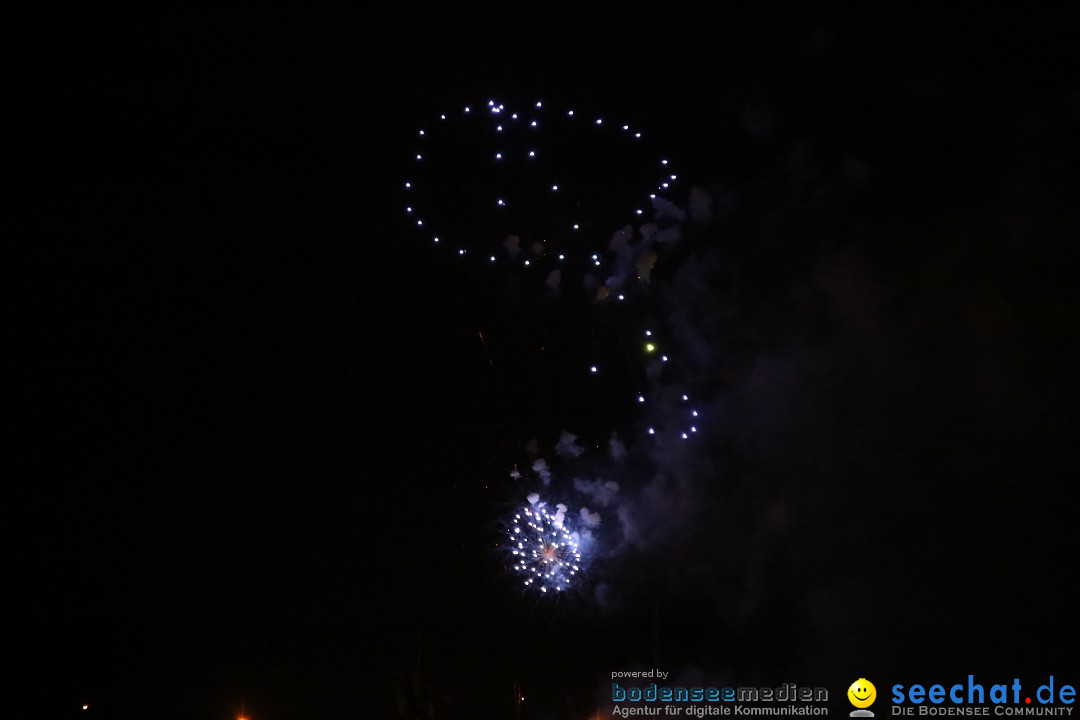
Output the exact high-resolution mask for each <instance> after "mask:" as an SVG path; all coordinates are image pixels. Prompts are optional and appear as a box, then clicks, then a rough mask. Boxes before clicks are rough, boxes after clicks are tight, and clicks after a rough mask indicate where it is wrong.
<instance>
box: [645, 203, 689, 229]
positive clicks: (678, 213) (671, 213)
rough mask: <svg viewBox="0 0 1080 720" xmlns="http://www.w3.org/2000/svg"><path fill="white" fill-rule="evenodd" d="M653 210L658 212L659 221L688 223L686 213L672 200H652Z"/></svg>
mask: <svg viewBox="0 0 1080 720" xmlns="http://www.w3.org/2000/svg"><path fill="white" fill-rule="evenodd" d="M652 204H653V209H654V210H655V211H656V219H657V220H671V221H672V222H680V223H681V222H686V211H685V210H683V209H682V208H680V207H679V206H678V205H676V204H675V203H673V202H671V201H670V200H665V199H664V198H662V197H655V198H653V199H652Z"/></svg>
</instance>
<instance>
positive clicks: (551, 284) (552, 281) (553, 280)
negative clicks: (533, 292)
mask: <svg viewBox="0 0 1080 720" xmlns="http://www.w3.org/2000/svg"><path fill="white" fill-rule="evenodd" d="M544 284H545V285H547V286H548V288H550V289H551V290H558V289H559V285H561V284H562V271H561V270H559V269H555V270H552V271H551V272H550V273H548V276H547V280H545V281H544Z"/></svg>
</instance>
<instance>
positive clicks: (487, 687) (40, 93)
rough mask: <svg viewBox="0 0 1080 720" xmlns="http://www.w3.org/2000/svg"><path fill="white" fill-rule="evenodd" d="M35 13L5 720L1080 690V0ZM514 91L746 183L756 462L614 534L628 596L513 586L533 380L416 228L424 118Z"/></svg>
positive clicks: (717, 447)
mask: <svg viewBox="0 0 1080 720" xmlns="http://www.w3.org/2000/svg"><path fill="white" fill-rule="evenodd" d="M699 13H700V14H699ZM4 26H5V28H4V30H3V34H4V44H5V46H6V47H7V48H8V52H7V53H6V54H7V56H8V58H9V61H8V63H7V69H6V70H5V87H6V90H5V95H6V98H5V101H4V106H5V113H4V115H5V119H6V122H5V125H6V130H5V155H6V156H7V157H8V162H7V163H6V165H7V167H8V170H9V177H10V180H11V181H12V182H13V185H12V186H11V187H10V188H9V192H8V199H9V203H10V204H9V210H8V212H7V213H6V215H7V218H6V219H7V223H6V224H7V225H9V229H8V231H6V232H5V233H4V234H5V236H6V242H5V243H4V250H3V254H4V261H3V263H2V265H3V278H4V282H3V292H4V303H3V304H4V337H5V340H4V346H5V355H6V357H7V359H8V361H9V362H10V363H11V364H10V365H9V370H8V372H7V373H6V380H7V382H6V383H5V388H4V397H3V407H4V408H5V412H4V416H5V420H6V425H7V427H6V429H5V432H4V437H5V445H6V446H7V449H6V450H5V453H4V454H5V461H4V465H5V467H6V468H7V469H6V470H5V472H4V475H5V477H6V479H5V482H4V488H5V491H4V495H3V502H2V508H3V529H4V545H5V547H6V553H5V555H6V562H5V563H4V573H3V577H4V582H3V588H4V592H3V597H4V602H3V623H2V627H3V636H2V643H0V647H2V648H3V661H4V665H5V667H7V668H8V672H7V673H6V677H5V682H4V683H3V685H4V687H5V688H6V689H5V690H4V693H3V695H4V699H3V701H2V702H3V703H5V705H8V709H5V710H4V711H3V715H4V716H5V717H61V716H64V715H65V713H66V714H69V715H70V714H78V712H77V711H74V709H75V708H77V707H78V705H79V704H81V703H83V702H89V703H91V704H92V712H93V713H95V714H98V715H100V716H102V717H135V716H140V717H142V716H145V715H146V714H147V713H148V712H152V713H153V714H154V715H155V716H157V717H177V718H179V717H192V716H196V715H201V716H204V717H220V718H226V717H232V716H234V715H235V713H236V712H237V711H238V709H239V707H240V705H241V704H243V705H244V707H245V708H246V709H247V711H248V712H249V714H250V715H251V716H252V717H254V718H256V720H264V718H265V719H267V720H269V719H271V718H297V717H315V716H317V715H323V714H328V713H331V712H335V713H338V714H339V715H342V716H345V715H348V716H353V717H357V716H359V717H395V716H397V715H395V713H399V712H401V711H402V708H404V709H405V712H406V713H409V712H414V711H412V710H410V709H409V708H410V707H412V706H413V705H416V704H420V705H425V706H426V705H429V704H433V705H435V706H436V707H437V708H438V709H437V716H446V717H474V718H475V717H508V716H511V715H512V712H513V698H514V694H513V683H515V682H517V683H520V684H521V687H522V689H523V691H524V693H525V695H526V697H527V698H528V699H527V701H526V702H527V709H526V710H525V712H526V714H527V716H529V717H584V716H585V714H586V713H589V712H591V711H592V710H594V709H595V707H596V706H597V704H598V701H599V700H600V699H601V698H602V697H603V695H604V693H605V692H606V689H607V685H606V678H607V677H608V673H610V672H611V671H612V670H617V669H625V668H631V667H638V666H641V665H645V666H647V665H648V664H651V663H654V662H655V663H658V664H659V665H660V666H661V667H665V668H670V669H671V670H672V671H673V672H675V673H676V677H683V678H689V679H693V678H698V679H700V680H701V681H704V682H706V683H714V684H722V683H726V682H732V683H736V684H750V683H754V684H757V683H768V684H779V683H780V682H797V683H799V684H801V685H826V686H828V687H829V689H830V693H835V700H836V702H834V703H833V704H834V706H835V707H836V708H839V707H840V703H841V702H842V692H843V689H844V688H846V686H847V685H848V684H849V683H850V682H851V681H852V680H854V679H855V678H856V677H867V678H870V679H871V680H873V681H874V682H876V683H877V686H878V690H879V692H881V693H884V689H885V688H886V687H887V686H888V685H889V684H891V683H892V682H905V683H910V682H917V681H923V682H928V683H929V682H945V683H947V682H951V681H952V680H954V679H958V678H959V679H962V678H963V677H964V676H966V675H967V674H968V673H976V674H977V675H980V674H983V675H986V677H987V680H986V682H988V683H990V682H994V681H997V680H998V679H1000V681H1001V682H1006V681H1008V680H1010V679H1011V678H1012V677H1014V676H1016V677H1020V678H1021V680H1022V681H1023V682H1025V683H1029V684H1032V685H1034V684H1035V682H1038V683H1041V682H1043V680H1044V678H1045V676H1047V675H1049V674H1055V675H1056V676H1058V677H1059V678H1062V680H1063V681H1068V680H1072V681H1075V680H1076V679H1077V678H1076V677H1075V676H1072V675H1069V673H1070V672H1073V671H1074V669H1075V663H1074V647H1075V642H1076V620H1075V617H1074V610H1075V606H1076V600H1077V595H1076V592H1077V587H1076V564H1075V550H1073V549H1072V548H1073V546H1074V545H1075V540H1076V532H1075V519H1074V507H1073V504H1072V503H1073V502H1074V501H1073V499H1072V498H1073V493H1072V487H1073V484H1074V483H1075V480H1076V475H1075V447H1076V444H1075V438H1074V436H1073V433H1072V427H1071V416H1072V410H1073V405H1074V400H1075V389H1076V378H1075V368H1076V366H1077V365H1076V361H1077V358H1076V357H1075V352H1074V351H1073V350H1072V348H1071V343H1070V340H1072V339H1073V338H1072V336H1073V335H1074V334H1075V325H1076V321H1075V318H1076V314H1075V313H1076V309H1077V307H1076V302H1075V277H1076V271H1077V269H1078V267H1077V255H1076V250H1075V247H1076V245H1075V239H1076V237H1077V229H1078V228H1077V222H1076V220H1077V217H1076V211H1075V203H1074V198H1075V192H1076V189H1077V187H1076V185H1077V183H1076V172H1075V170H1076V167H1077V160H1078V158H1077V152H1076V142H1075V138H1076V129H1077V118H1078V113H1080V88H1078V85H1077V82H1076V76H1075V71H1074V67H1075V66H1076V57H1075V54H1076V53H1075V51H1074V47H1075V35H1076V31H1077V30H1078V27H1077V23H1076V18H1075V16H1073V15H1071V14H1070V15H1034V14H1029V13H1026V12H1022V11H1020V10H1015V11H1013V12H1012V13H1003V12H1002V13H987V12H985V11H975V10H967V11H953V12H950V13H947V14H938V13H910V12H907V11H899V10H898V11H895V12H873V13H867V12H860V13H857V14H847V13H830V12H811V11H806V10H801V11H795V12H791V11H787V10H782V9H779V8H772V9H767V10H761V11H756V12H754V13H751V14H745V15H744V14H742V13H739V12H729V13H727V14H724V13H720V14H715V15H714V14H712V12H711V11H709V12H708V13H706V12H705V11H701V10H699V11H691V10H686V9H675V8H667V7H664V8H644V9H633V8H630V7H622V8H616V7H611V8H609V9H607V10H605V11H598V12H591V11H590V12H589V13H586V12H584V11H581V10H578V11H573V12H565V13H564V12H556V11H549V10H546V9H543V8H542V7H540V6H537V7H536V8H534V9H533V10H530V11H522V12H520V13H517V12H508V11H502V12H496V13H491V12H481V11H463V10H446V9H440V10H432V9H428V8H422V7H412V6H400V7H395V8H394V9H392V10H388V11H383V12H380V13H378V14H375V13H371V14H367V13H362V12H355V13H344V12H342V13H336V12H335V13H328V14H325V15H320V14H318V13H312V14H303V15H293V14H288V13H278V12H273V11H265V10H263V11H255V12H251V13H231V12H216V13H215V12H210V13H206V14H199V13H195V12H183V13H177V14H176V15H170V14H164V13H163V14H160V15H153V16H148V15H139V14H126V13H106V12H103V11H101V10H97V9H85V8H84V9H82V10H79V11H75V12H72V13H60V12H56V13H55V14H52V15H48V14H34V15H33V16H31V15H24V16H21V17H20V16H16V17H13V18H12V21H11V22H5V23H4ZM488 96H495V97H500V98H508V99H510V98H515V99H516V98H524V99H526V100H529V99H531V98H533V97H534V96H536V97H544V98H555V99H558V100H560V101H562V102H564V103H566V104H578V103H580V104H586V105H588V106H591V107H595V108H599V109H602V110H603V111H605V112H606V111H607V109H608V108H610V109H611V111H613V112H616V111H617V112H619V113H623V114H626V115H629V116H632V117H634V118H639V119H640V120H641V121H642V122H643V123H644V124H645V125H647V126H648V127H649V129H650V133H651V135H652V136H654V137H662V138H670V147H671V148H672V154H673V155H677V156H679V157H681V158H683V161H684V162H683V165H684V167H685V168H686V171H685V172H686V173H687V174H688V175H689V176H690V177H691V178H692V180H693V182H695V183H698V184H700V185H702V186H704V187H709V188H711V189H712V190H713V191H714V192H715V197H716V198H717V199H718V207H720V208H721V209H722V210H723V211H722V212H718V218H717V220H716V222H715V223H714V224H712V225H709V226H704V227H700V228H697V229H696V230H695V231H693V233H691V236H690V237H689V239H688V247H689V250H688V251H687V254H686V256H684V257H683V258H682V259H681V262H682V265H681V267H683V268H689V270H687V272H693V271H694V269H695V268H697V267H701V268H705V269H704V270H703V271H702V272H703V275H702V277H703V278H705V280H706V282H704V283H703V284H702V285H700V286H692V285H685V286H678V285H677V284H676V283H675V282H674V279H675V277H676V276H675V274H674V273H672V275H671V276H669V277H668V281H669V285H668V286H667V287H669V289H670V293H669V296H668V297H669V300H668V302H669V303H671V304H677V303H678V302H679V301H680V299H682V300H685V301H686V302H689V303H691V304H692V306H693V307H696V308H699V309H703V310H704V312H703V313H701V315H700V317H701V318H704V319H701V320H699V321H698V324H697V325H695V327H696V328H697V330H696V332H697V333H698V335H699V336H700V337H701V338H702V339H703V341H704V342H705V343H706V346H707V347H708V348H710V349H709V350H708V351H707V352H705V353H704V355H703V356H702V358H703V359H702V360H701V362H699V364H698V366H697V367H696V368H695V372H696V374H697V377H698V380H699V382H700V383H701V386H703V387H710V388H711V392H712V393H713V395H712V397H713V399H714V400H715V401H716V403H717V406H719V405H720V404H722V405H723V407H724V408H725V413H726V414H725V421H724V422H722V423H718V424H716V425H715V426H714V429H713V430H711V431H710V433H712V434H711V435H710V437H709V438H708V439H707V442H706V443H705V447H707V448H709V449H708V450H707V451H703V452H704V454H705V455H707V456H708V458H709V460H710V463H711V464H710V465H709V467H710V470H709V471H708V472H709V473H712V474H714V475H715V476H716V477H717V478H719V479H717V480H715V481H710V482H709V483H708V485H707V487H708V490H707V491H706V492H705V494H704V495H703V496H701V497H702V498H703V504H702V505H701V506H700V507H699V508H698V509H697V511H696V512H695V513H693V514H690V515H688V516H687V517H686V518H685V519H684V520H682V521H680V524H681V525H682V526H684V527H685V531H683V532H680V533H679V534H678V535H677V537H670V536H665V539H664V540H663V541H662V542H658V543H657V544H655V545H652V546H648V547H639V548H637V549H636V550H630V551H627V552H624V553H623V554H621V555H619V556H618V557H617V558H614V559H613V560H612V562H611V563H610V567H607V568H606V569H605V572H606V573H607V578H608V579H609V582H610V587H611V588H612V589H613V590H612V591H613V592H615V593H616V594H617V595H619V596H620V600H619V601H618V602H611V601H610V598H607V599H606V600H605V599H604V598H603V597H601V598H600V601H598V600H597V599H596V598H595V597H591V596H585V597H580V598H576V599H575V600H574V601H572V602H563V603H559V604H548V605H545V604H543V603H538V602H537V600H536V599H535V598H531V597H522V596H520V595H519V594H517V593H516V592H514V591H513V590H512V589H510V588H509V587H508V585H507V582H506V578H505V577H504V576H503V573H502V567H501V562H500V560H499V558H498V557H497V556H495V555H493V554H492V553H490V552H489V551H488V545H489V543H490V540H491V537H492V533H493V532H494V531H493V527H494V526H495V525H496V524H497V521H498V519H499V517H500V516H501V514H502V513H503V512H504V509H505V507H506V506H505V503H506V502H507V499H508V498H509V497H510V495H511V493H510V492H508V491H506V490H505V488H503V489H500V488H501V487H502V486H501V485H500V483H503V484H505V482H506V475H505V473H506V470H507V466H506V464H505V458H506V457H507V456H508V454H509V451H508V450H507V449H506V448H508V447H510V446H511V445H513V444H514V443H519V442H521V441H522V439H523V438H522V437H521V435H520V433H521V432H528V431H529V430H523V429H522V428H521V427H519V426H518V424H520V425H521V426H528V422H527V419H521V418H518V419H517V420H509V419H508V417H509V416H510V415H512V414H515V413H514V411H513V410H512V409H511V408H510V407H509V405H510V404H511V403H512V402H514V401H515V399H518V398H526V397H529V396H530V395H529V394H530V392H533V391H534V390H535V388H529V387H524V386H522V387H518V386H515V385H513V383H512V382H509V381H507V380H506V378H504V377H498V376H495V375H493V374H492V373H491V372H489V369H488V365H487V364H486V362H485V359H484V356H483V351H482V349H481V348H479V347H478V346H477V344H476V334H475V331H476V329H477V326H478V324H479V323H480V322H483V323H487V324H488V325H489V326H490V327H493V328H495V329H496V330H498V329H499V328H503V329H506V328H509V327H510V321H509V320H507V319H506V317H504V316H503V315H501V314H500V312H501V311H499V310H497V309H494V310H493V309H492V299H493V298H497V293H498V291H497V287H496V286H494V285H492V284H491V281H490V279H489V278H487V276H485V275H483V274H481V273H474V272H473V271H470V270H468V269H460V270H458V269H455V270H448V266H447V263H446V261H445V258H444V257H440V256H438V255H436V254H434V253H432V252H431V248H429V247H428V246H427V244H426V243H421V242H418V241H417V238H416V237H415V235H414V234H413V233H411V232H410V230H409V228H408V226H407V224H406V222H405V220H404V218H403V217H402V216H401V213H400V210H399V205H400V194H399V188H400V183H401V180H402V178H403V173H404V168H405V163H406V161H407V159H408V158H409V157H410V156H411V153H412V152H413V138H414V133H415V129H416V127H417V126H418V125H419V124H420V122H421V119H422V118H425V117H430V115H431V114H432V113H437V112H439V111H440V110H441V109H442V108H444V107H449V106H455V107H456V106H457V105H459V104H463V103H464V102H472V103H481V102H483V101H484V100H485V99H486V98H487V97H488ZM721 201H723V202H721ZM710 263H715V266H714V265H712V264H710ZM684 279H685V278H684ZM677 287H684V288H689V289H684V290H677V289H676V288H677ZM680 293H681V294H680ZM668 307H669V309H670V307H671V306H670V305H669V306H668ZM507 312H509V311H507ZM710 318H717V320H716V322H711V320H710ZM720 318H723V320H721V319H720ZM504 337H510V338H511V339H509V340H504V344H505V345H506V348H507V349H506V352H507V357H509V358H513V357H515V355H514V353H515V352H517V353H518V354H519V355H521V356H522V357H525V356H527V354H528V351H527V350H526V349H524V347H522V348H520V349H517V350H515V348H514V347H513V343H514V340H513V339H512V338H513V337H514V336H512V335H510V336H504ZM721 348H723V352H721V351H720V349H721ZM714 352H715V354H713V353H714ZM714 374H715V375H716V376H717V377H718V378H722V380H721V379H717V380H715V382H713V383H712V385H711V386H710V385H709V377H712V375H714ZM703 377H704V379H702V378H703ZM555 422H556V421H552V422H551V423H548V421H547V419H546V418H545V419H544V421H543V423H542V424H543V427H542V428H541V429H540V430H538V432H546V433H557V432H558V431H559V430H561V429H562V427H560V426H557V425H556V424H554V423H555ZM686 472H687V473H689V475H690V476H692V477H700V476H701V474H702V473H703V472H704V471H702V470H701V469H700V468H698V469H694V468H693V467H691V468H690V469H688V470H686ZM447 538H449V539H447ZM599 569H601V568H598V570H599ZM1029 677H1030V678H1031V680H1030V681H1029V680H1027V678H1029ZM1074 684H1075V682H1074ZM429 701H430V702H429ZM881 707H883V706H881ZM73 711H74V712H73ZM836 711H838V710H834V712H836ZM404 716H412V715H408V714H406V715H404ZM420 716H425V717H426V716H427V715H420Z"/></svg>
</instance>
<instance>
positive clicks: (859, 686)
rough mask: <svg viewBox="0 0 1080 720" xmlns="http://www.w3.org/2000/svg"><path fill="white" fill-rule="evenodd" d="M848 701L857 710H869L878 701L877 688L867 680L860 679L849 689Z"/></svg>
mask: <svg viewBox="0 0 1080 720" xmlns="http://www.w3.org/2000/svg"><path fill="white" fill-rule="evenodd" d="M847 697H848V700H850V701H851V704H852V705H854V706H855V707H857V708H868V707H870V706H871V705H873V704H874V700H875V699H877V688H875V687H874V683H872V682H870V681H869V680H867V679H866V678H859V679H858V680H856V681H855V682H853V683H851V687H849V688H848V689H847Z"/></svg>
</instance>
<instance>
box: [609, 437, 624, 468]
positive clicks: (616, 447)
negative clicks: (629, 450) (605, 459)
mask: <svg viewBox="0 0 1080 720" xmlns="http://www.w3.org/2000/svg"><path fill="white" fill-rule="evenodd" d="M608 454H609V455H610V456H611V459H612V460H614V461H615V462H622V461H623V460H625V459H626V445H624V444H623V441H622V440H620V439H619V434H618V433H614V432H613V433H611V438H610V439H609V440H608Z"/></svg>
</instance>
